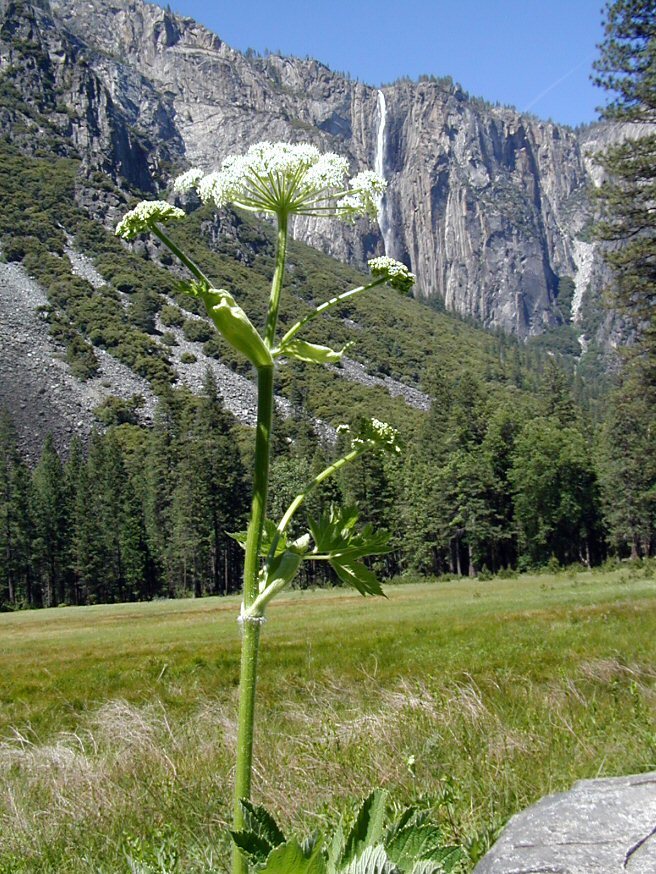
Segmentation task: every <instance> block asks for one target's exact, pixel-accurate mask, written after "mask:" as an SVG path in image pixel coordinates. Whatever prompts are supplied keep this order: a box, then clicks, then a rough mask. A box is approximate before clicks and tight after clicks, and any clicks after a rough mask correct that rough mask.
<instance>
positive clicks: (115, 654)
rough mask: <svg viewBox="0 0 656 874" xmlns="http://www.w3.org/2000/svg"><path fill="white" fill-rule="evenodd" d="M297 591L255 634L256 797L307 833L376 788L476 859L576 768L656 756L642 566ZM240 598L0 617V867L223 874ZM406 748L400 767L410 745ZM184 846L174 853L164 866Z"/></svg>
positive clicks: (655, 648) (642, 761) (652, 591)
mask: <svg viewBox="0 0 656 874" xmlns="http://www.w3.org/2000/svg"><path fill="white" fill-rule="evenodd" d="M388 595H389V600H388V601H383V600H382V599H379V600H374V599H367V600H364V599H361V598H360V597H359V596H357V595H353V594H351V593H350V592H346V591H342V590H334V591H321V592H319V591H317V592H295V593H291V594H290V595H288V596H287V597H285V598H281V599H280V601H279V602H278V603H276V604H274V605H273V607H272V608H271V609H270V617H269V618H270V621H269V622H268V623H267V625H266V626H265V629H264V636H263V649H262V656H261V672H260V685H259V692H260V699H259V711H258V723H257V742H256V772H257V773H256V779H255V785H256V796H257V799H258V800H259V801H261V802H264V803H265V804H267V805H268V806H270V807H271V808H273V809H274V810H275V811H276V813H277V814H278V816H279V817H280V819H281V820H282V821H283V822H284V823H285V824H286V825H289V824H290V823H292V822H293V823H294V824H295V825H296V827H297V828H298V829H299V830H309V829H311V828H313V827H315V826H317V825H318V824H321V823H325V822H329V821H331V820H332V819H333V818H334V816H335V815H336V814H335V811H337V810H340V809H348V808H349V806H350V804H351V801H352V799H353V798H357V797H359V796H362V795H364V794H366V793H367V792H368V790H369V788H370V787H372V786H374V785H385V786H387V787H388V788H389V789H390V790H391V791H392V794H393V795H394V797H395V798H396V799H397V800H398V801H399V802H408V801H409V800H411V799H413V798H417V797H419V796H421V797H424V798H426V797H428V798H430V799H431V800H432V801H434V802H435V804H436V810H435V815H436V817H438V818H439V819H441V820H442V821H443V823H444V827H445V829H446V831H447V832H448V833H449V834H450V835H451V836H453V837H455V838H456V839H458V840H460V841H462V842H463V843H465V845H467V846H469V847H470V848H471V853H472V857H474V858H475V857H476V855H477V854H478V853H480V852H481V851H482V850H483V849H484V847H485V845H486V843H487V842H488V841H489V840H491V839H492V838H493V835H494V833H495V830H496V829H498V828H499V827H500V826H501V825H502V824H503V822H504V821H505V820H506V819H507V818H508V816H510V815H511V814H512V813H513V812H515V811H516V810H518V809H520V808H521V807H523V806H525V805H527V804H529V803H530V802H532V801H534V800H536V799H537V798H539V797H540V796H542V795H544V794H545V793H548V792H553V791H557V790H560V789H565V788H567V787H568V786H570V785H571V783H572V782H573V781H574V780H576V779H580V778H584V777H594V776H597V775H613V774H621V773H630V772H636V771H644V770H649V769H651V768H654V767H656V720H655V718H654V712H655V707H654V705H655V704H656V633H655V631H656V580H655V579H654V574H653V571H651V572H650V571H649V570H648V569H643V568H632V567H629V566H627V567H626V568H622V569H618V570H616V571H613V572H606V573H601V572H585V573H583V572H581V573H576V574H575V573H569V574H568V573H562V574H559V575H557V576H547V575H539V576H523V577H521V578H518V579H512V580H493V581H489V582H483V581H478V580H471V581H470V580H463V581H453V582H441V583H436V584H414V583H413V584H406V585H398V586H390V587H388ZM237 609H238V599H235V598H227V599H214V598H208V599H205V600H202V601H175V602H168V601H161V602H156V603H151V604H134V605H114V606H98V607H84V608H62V609H58V610H52V611H38V612H31V613H27V612H26V613H18V614H3V615H0V872H3V874H4V872H7V874H8V872H24V871H44V872H47V871H67V872H74V874H75V872H91V871H93V872H98V871H101V872H118V871H126V872H127V871H129V870H130V868H129V863H128V856H130V857H131V858H132V860H133V864H134V865H136V863H137V862H138V861H139V862H140V864H141V868H135V870H141V871H150V870H160V869H159V868H156V867H155V860H156V858H157V854H158V853H159V854H160V857H161V858H165V859H166V860H167V861H166V865H165V870H166V869H168V870H172V871H185V872H195V871H198V872H200V871H212V870H213V871H223V870H225V867H224V859H225V858H226V849H225V842H224V835H223V829H224V827H225V824H226V821H227V820H228V819H229V810H230V782H231V775H230V770H231V767H232V762H233V747H234V731H235V700H236V684H237V680H238V649H239V632H238V625H237V623H236V622H235V617H236V613H237ZM411 755H412V756H414V757H415V761H416V765H415V768H414V772H412V771H411V769H410V768H409V767H408V764H407V762H408V757H409V756H411ZM176 859H177V862H176Z"/></svg>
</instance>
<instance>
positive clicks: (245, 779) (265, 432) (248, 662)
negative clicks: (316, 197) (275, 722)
mask: <svg viewBox="0 0 656 874" xmlns="http://www.w3.org/2000/svg"><path fill="white" fill-rule="evenodd" d="M286 251H287V216H286V215H279V217H278V240H277V246H276V269H275V271H274V274H273V281H272V283H271V296H270V298H269V311H268V313H267V321H266V329H265V336H264V341H265V343H266V344H267V346H268V347H269V348H271V346H272V345H273V342H274V339H275V333H276V324H277V321H278V308H279V306H280V292H281V289H282V281H283V276H284V272H285V254H286ZM272 418H273V367H272V366H271V367H260V368H258V371H257V428H256V432H255V471H254V478H253V500H252V503H251V518H250V522H249V525H248V534H247V537H246V556H245V559H244V593H243V599H244V600H243V608H242V610H243V612H242V618H243V622H242V628H243V633H242V642H241V673H240V679H239V715H238V731H237V764H236V769H235V794H234V811H233V828H234V829H235V831H240V830H241V829H242V828H243V827H244V816H243V811H242V808H241V803H240V802H241V799H242V798H247V799H250V796H251V776H252V771H253V730H254V724H255V691H256V685H257V654H258V648H259V642H260V622H259V621H257V619H256V620H255V621H254V620H253V619H252V618H251V617H250V615H249V614H248V610H249V607H251V606H252V605H253V603H254V601H255V599H256V598H257V596H258V572H259V567H260V547H261V544H262V531H263V528H264V517H265V513H266V504H267V491H268V486H269V454H270V449H271V422H272ZM232 874H248V863H247V862H246V860H245V859H244V857H243V856H242V855H241V853H240V852H239V850H238V849H237V847H236V846H233V851H232Z"/></svg>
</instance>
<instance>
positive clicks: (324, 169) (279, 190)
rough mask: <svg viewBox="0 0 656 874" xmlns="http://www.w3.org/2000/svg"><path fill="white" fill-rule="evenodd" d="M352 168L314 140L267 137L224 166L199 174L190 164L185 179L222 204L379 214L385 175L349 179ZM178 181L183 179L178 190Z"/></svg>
mask: <svg viewBox="0 0 656 874" xmlns="http://www.w3.org/2000/svg"><path fill="white" fill-rule="evenodd" d="M348 170H349V167H348V161H347V159H346V158H343V157H340V156H339V155H335V154H334V153H332V152H327V153H325V154H321V152H319V150H318V149H317V148H316V147H315V146H312V145H310V144H309V143H269V142H261V143H256V144H255V145H254V146H251V147H250V148H249V149H248V151H247V152H246V154H245V155H230V156H229V157H228V158H226V159H225V160H224V161H223V163H222V165H221V169H220V170H218V171H215V172H213V173H209V174H207V175H206V176H199V175H198V173H197V171H195V170H194V171H191V170H190V171H188V172H187V173H186V174H183V175H182V176H181V177H180V180H179V182H180V185H183V184H184V185H189V184H191V185H192V186H193V187H195V188H196V190H197V191H198V193H199V195H200V197H201V199H202V200H203V201H204V202H208V201H212V202H214V203H215V204H216V206H219V207H222V206H227V205H228V204H229V203H232V204H234V205H235V206H240V207H243V208H244V209H250V210H253V211H254V212H271V213H275V214H277V215H292V214H296V215H307V216H319V217H330V216H337V217H339V218H345V219H351V218H355V217H357V216H359V215H369V216H373V217H376V214H377V200H376V199H377V198H379V197H380V195H381V194H382V192H383V191H384V190H385V182H384V180H383V179H381V178H380V177H378V176H376V174H375V173H372V172H371V171H366V172H364V173H359V174H358V175H357V176H354V177H353V179H351V181H350V183H347V182H346V179H347V177H348ZM177 185H178V180H176V183H175V186H176V188H175V190H178V188H177Z"/></svg>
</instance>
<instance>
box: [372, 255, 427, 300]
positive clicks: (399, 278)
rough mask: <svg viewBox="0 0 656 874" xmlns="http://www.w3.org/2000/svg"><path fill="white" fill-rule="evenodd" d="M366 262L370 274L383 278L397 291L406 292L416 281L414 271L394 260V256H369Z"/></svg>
mask: <svg viewBox="0 0 656 874" xmlns="http://www.w3.org/2000/svg"><path fill="white" fill-rule="evenodd" d="M367 263H368V264H369V269H370V270H371V275H372V276H374V277H383V278H385V280H386V281H387V284H388V285H391V286H392V288H395V289H396V290H397V291H402V292H404V293H405V294H407V292H409V291H410V289H411V288H412V286H413V285H414V284H415V282H416V277H415V275H414V273H411V272H410V271H409V270H408V268H407V267H406V266H405V264H402V263H401V262H400V261H395V260H394V258H388V257H387V255H381V256H380V257H379V258H371V259H370V260H369V261H368V262H367Z"/></svg>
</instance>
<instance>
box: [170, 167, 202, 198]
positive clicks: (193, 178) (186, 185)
mask: <svg viewBox="0 0 656 874" xmlns="http://www.w3.org/2000/svg"><path fill="white" fill-rule="evenodd" d="M204 175H205V174H204V173H203V171H202V170H201V169H200V168H199V167H192V168H191V169H190V170H187V171H186V172H185V173H183V174H182V175H181V176H177V177H176V178H175V179H174V180H173V186H172V189H173V193H174V194H185V192H187V191H190V190H191V189H192V188H196V186H197V185H198V183H199V182H200V180H201V179H202V178H203V176H204Z"/></svg>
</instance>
